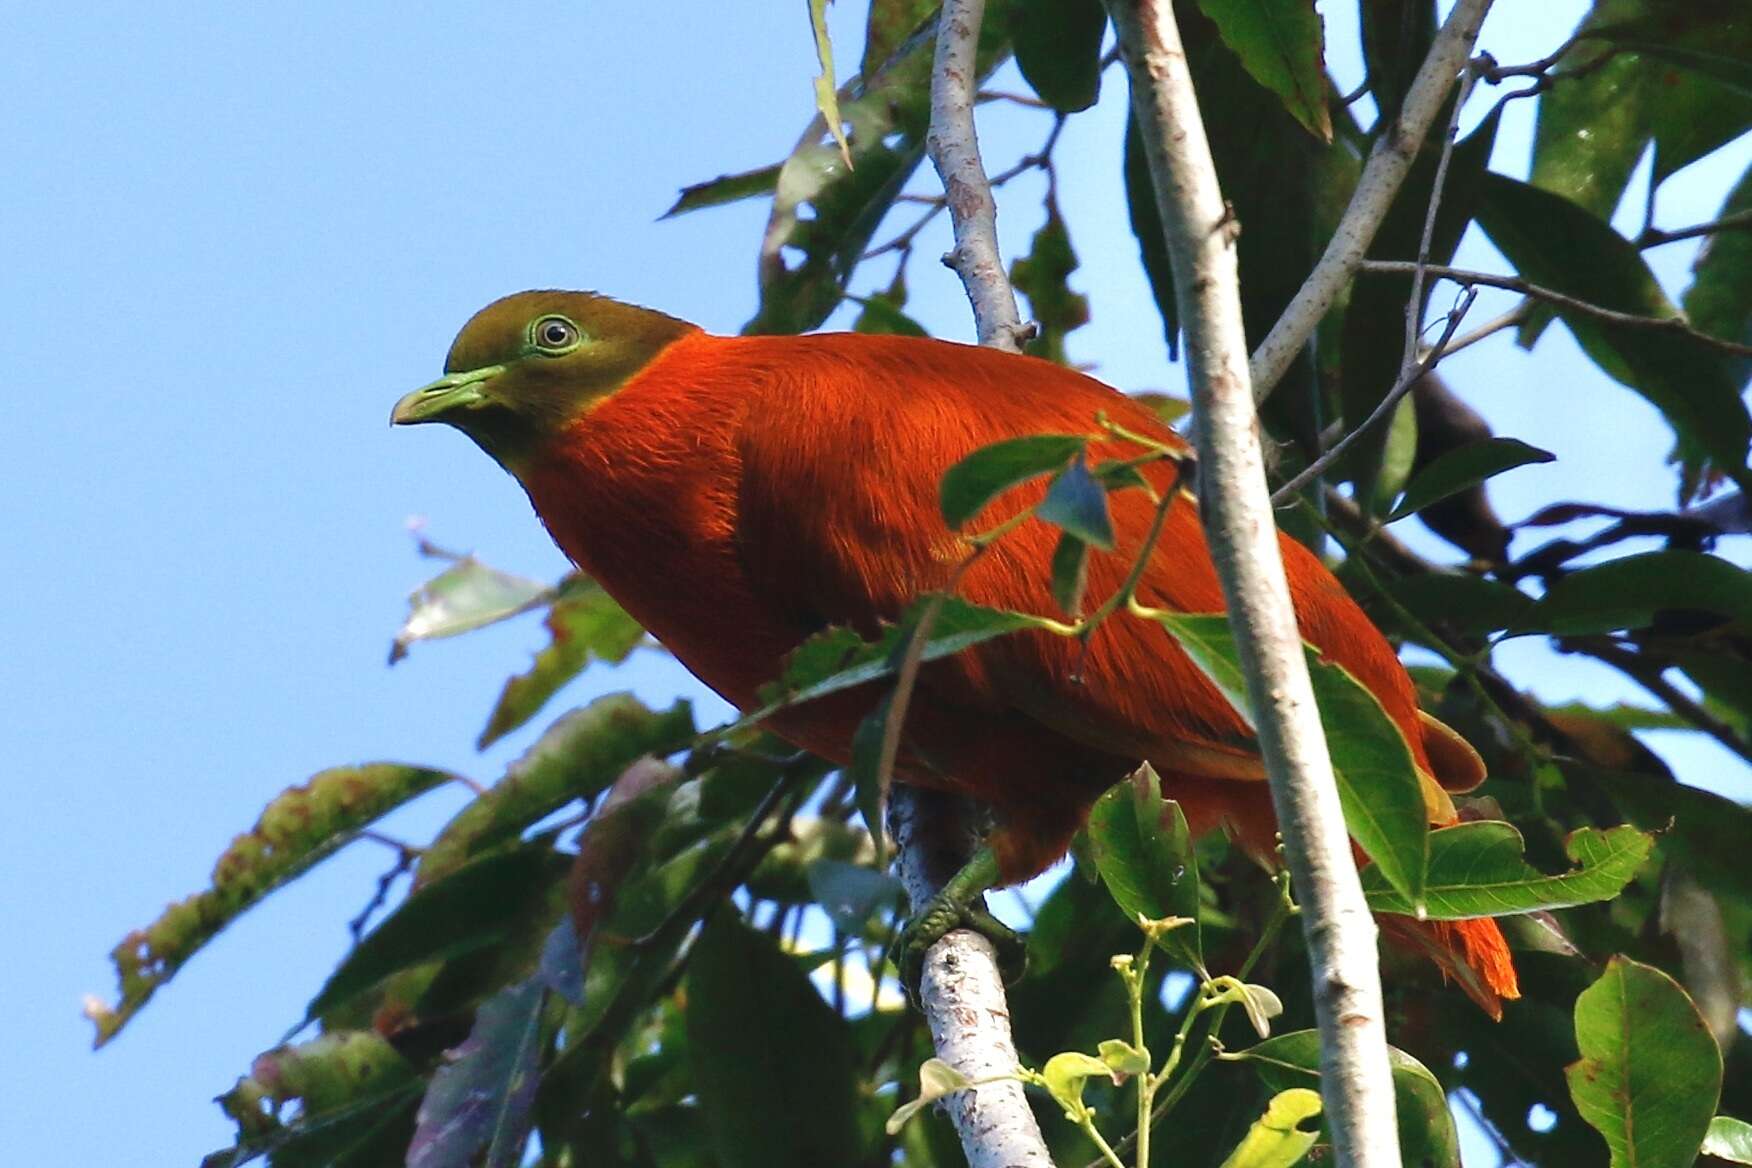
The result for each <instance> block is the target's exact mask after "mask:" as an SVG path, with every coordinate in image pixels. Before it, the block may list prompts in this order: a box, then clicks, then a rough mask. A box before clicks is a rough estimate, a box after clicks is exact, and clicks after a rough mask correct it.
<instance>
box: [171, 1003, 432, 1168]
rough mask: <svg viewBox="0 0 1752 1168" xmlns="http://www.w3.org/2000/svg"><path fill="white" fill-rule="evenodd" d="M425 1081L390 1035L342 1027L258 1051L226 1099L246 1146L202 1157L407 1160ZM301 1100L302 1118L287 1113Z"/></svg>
mask: <svg viewBox="0 0 1752 1168" xmlns="http://www.w3.org/2000/svg"><path fill="white" fill-rule="evenodd" d="M424 1086H425V1084H424V1083H423V1082H422V1081H421V1080H420V1079H418V1078H417V1077H416V1076H415V1074H414V1070H413V1068H412V1067H411V1066H409V1065H408V1063H407V1062H406V1060H404V1059H403V1058H402V1057H401V1055H399V1054H397V1053H396V1051H395V1050H394V1048H392V1047H391V1046H390V1045H389V1043H388V1042H387V1041H385V1040H384V1039H383V1037H382V1036H380V1035H378V1034H375V1033H373V1032H371V1031H368V1030H338V1031H334V1032H331V1033H328V1034H324V1035H322V1036H320V1037H318V1038H315V1039H313V1040H311V1041H310V1042H305V1043H300V1044H298V1045H296V1046H281V1047H276V1048H275V1049H273V1050H270V1051H268V1052H266V1053H265V1054H261V1055H258V1056H257V1057H256V1060H255V1062H254V1065H253V1066H252V1067H251V1069H250V1073H249V1074H248V1075H246V1076H245V1077H243V1078H241V1079H239V1080H238V1082H237V1085H236V1086H235V1087H233V1088H232V1089H231V1090H230V1091H227V1092H225V1093H224V1094H223V1095H221V1096H219V1098H218V1103H219V1106H220V1108H221V1109H222V1110H223V1111H224V1112H225V1114H226V1115H227V1116H228V1117H229V1118H231V1119H232V1120H233V1121H235V1122H236V1124H237V1129H238V1143H237V1146H236V1147H235V1148H233V1149H230V1150H228V1151H226V1152H216V1153H214V1154H213V1155H211V1156H208V1157H207V1158H206V1159H204V1160H203V1161H202V1165H203V1168H230V1166H231V1165H235V1164H243V1163H247V1162H249V1161H250V1160H253V1159H255V1158H256V1157H258V1156H261V1155H264V1154H266V1155H269V1156H271V1157H272V1163H273V1164H274V1165H276V1166H277V1168H278V1166H284V1168H304V1166H306V1165H334V1166H336V1168H368V1166H369V1165H373V1164H381V1163H383V1162H385V1159H386V1158H389V1157H394V1158H396V1159H399V1158H400V1154H401V1150H402V1149H403V1148H405V1147H406V1146H407V1141H408V1138H409V1136H410V1135H411V1134H412V1131H413V1113H414V1107H415V1105H416V1104H417V1103H418V1101H419V1097H420V1093H421V1091H422V1090H423V1088H424ZM288 1105H296V1109H297V1111H296V1115H295V1116H294V1117H293V1118H291V1119H289V1120H285V1121H282V1119H281V1115H282V1113H285V1112H287V1111H288V1110H289V1107H288Z"/></svg>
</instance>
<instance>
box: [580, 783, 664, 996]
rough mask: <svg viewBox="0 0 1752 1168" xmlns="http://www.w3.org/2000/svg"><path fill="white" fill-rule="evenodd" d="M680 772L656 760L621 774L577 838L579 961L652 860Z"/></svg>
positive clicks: (581, 960)
mask: <svg viewBox="0 0 1752 1168" xmlns="http://www.w3.org/2000/svg"><path fill="white" fill-rule="evenodd" d="M680 778H681V772H680V771H678V770H676V769H675V768H674V767H671V766H667V765H665V764H663V763H658V762H655V761H654V760H651V759H646V760H643V761H642V762H640V763H634V764H633V765H632V766H630V767H628V768H627V769H626V770H624V771H622V772H621V775H620V777H619V778H617V779H616V780H615V781H614V786H613V787H611V788H609V792H608V794H607V795H605V796H603V799H602V802H601V804H600V805H598V806H597V808H596V810H595V811H594V812H593V813H592V814H591V816H590V821H589V822H588V823H586V824H585V825H584V830H583V831H582V832H581V833H580V834H579V836H578V855H577V858H576V859H575V860H573V862H572V874H571V877H570V880H569V884H570V897H569V899H570V901H571V910H572V911H571V920H572V925H573V929H574V934H575V937H574V939H575V943H576V948H577V950H578V952H579V954H580V962H581V963H582V964H588V960H587V959H586V958H585V957H584V955H585V954H588V953H590V952H591V951H592V950H593V946H594V945H595V942H596V934H597V930H598V929H600V928H601V927H602V924H603V922H604V921H607V920H609V919H611V918H612V917H613V915H614V910H615V905H616V903H617V902H618V900H619V898H620V894H621V890H622V888H623V887H625V885H626V883H627V880H628V879H629V878H630V877H631V876H632V875H633V873H634V872H635V871H636V870H637V869H638V867H639V864H640V862H641V861H643V860H645V859H646V858H647V851H648V845H649V843H650V840H651V837H652V836H653V835H654V834H655V833H656V831H657V829H658V828H659V827H660V826H661V825H662V823H663V814H664V812H665V811H666V810H667V809H668V806H669V797H670V794H671V792H672V790H673V789H674V786H675V784H676V782H677V781H678V780H679V779H680Z"/></svg>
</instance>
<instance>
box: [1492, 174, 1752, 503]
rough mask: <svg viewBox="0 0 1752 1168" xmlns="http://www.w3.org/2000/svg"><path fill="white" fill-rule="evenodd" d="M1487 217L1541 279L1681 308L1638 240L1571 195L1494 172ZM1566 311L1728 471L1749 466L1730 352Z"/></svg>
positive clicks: (1612, 298) (1576, 330) (1585, 341)
mask: <svg viewBox="0 0 1752 1168" xmlns="http://www.w3.org/2000/svg"><path fill="white" fill-rule="evenodd" d="M1479 223H1480V225H1481V226H1482V227H1483V228H1484V230H1485V232H1486V233H1487V234H1488V235H1489V236H1490V238H1491V242H1493V243H1495V244H1496V245H1497V247H1498V248H1499V249H1500V250H1501V251H1502V253H1503V254H1504V255H1506V256H1508V258H1509V260H1510V262H1511V263H1513V264H1514V265H1515V267H1516V269H1517V270H1519V271H1520V273H1521V275H1522V276H1524V277H1526V278H1527V279H1528V280H1530V281H1532V282H1533V283H1535V284H1540V285H1543V286H1545V287H1548V288H1552V289H1555V290H1557V291H1559V292H1565V293H1568V294H1570V295H1572V296H1575V297H1578V298H1579V299H1582V300H1586V301H1588V302H1590V303H1593V304H1597V305H1599V306H1601V307H1603V308H1609V309H1613V310H1615V311H1618V312H1626V313H1632V314H1635V315H1639V316H1654V317H1668V316H1673V315H1675V310H1674V308H1673V306H1672V304H1671V303H1669V302H1668V300H1667V297H1666V295H1665V294H1664V293H1663V292H1662V291H1661V289H1660V286H1659V284H1657V283H1656V282H1655V278H1654V276H1653V275H1652V274H1651V273H1650V272H1649V268H1648V265H1647V264H1646V263H1644V262H1643V258H1642V256H1641V255H1640V254H1639V253H1638V252H1637V250H1636V248H1635V247H1633V246H1632V245H1631V244H1630V243H1629V242H1628V241H1626V240H1625V239H1624V238H1623V237H1622V236H1620V235H1619V234H1618V233H1617V232H1615V231H1613V230H1612V228H1611V227H1609V226H1607V225H1606V224H1605V223H1604V222H1602V221H1601V220H1599V219H1596V218H1595V217H1594V216H1592V215H1590V214H1588V213H1587V212H1586V211H1584V210H1583V209H1582V208H1581V207H1579V206H1577V205H1576V204H1575V203H1572V202H1570V201H1569V200H1567V199H1564V198H1561V197H1559V196H1557V195H1553V194H1550V193H1549V192H1547V191H1543V190H1540V189H1538V188H1537V187H1532V186H1528V185H1526V184H1525V183H1518V182H1516V181H1514V180H1513V179H1509V178H1504V177H1502V176H1501V175H1496V174H1492V175H1487V176H1486V177H1485V193H1484V198H1483V201H1482V202H1481V204H1480V206H1479ZM1558 316H1559V317H1561V318H1562V320H1563V322H1564V324H1565V325H1567V326H1568V327H1569V330H1570V332H1571V333H1573V334H1574V335H1575V338H1576V341H1577V343H1578V344H1580V345H1581V347H1582V349H1583V350H1584V351H1586V352H1587V354H1588V356H1589V357H1591V358H1592V359H1593V360H1594V362H1595V363H1596V364H1597V365H1599V366H1600V368H1601V369H1602V370H1604V371H1605V372H1606V373H1607V375H1609V376H1611V377H1612V378H1614V379H1615V380H1617V381H1619V382H1621V383H1623V384H1624V385H1627V386H1629V387H1630V388H1631V389H1634V390H1636V391H1637V392H1638V393H1640V394H1642V395H1643V396H1644V397H1646V398H1648V399H1649V401H1650V402H1652V403H1653V404H1654V406H1655V407H1656V408H1657V409H1659V410H1660V411H1661V412H1662V414H1663V415H1664V416H1665V418H1666V420H1667V422H1668V424H1669V425H1671V426H1672V427H1673V429H1674V430H1675V431H1676V432H1677V433H1678V434H1679V435H1680V437H1681V438H1683V439H1684V440H1686V441H1687V442H1690V443H1691V444H1692V445H1693V446H1694V447H1695V448H1696V449H1698V450H1701V451H1705V452H1707V453H1708V455H1709V457H1710V459H1711V460H1712V461H1713V462H1714V463H1715V464H1716V465H1717V466H1718V467H1719V468H1720V469H1721V470H1723V471H1725V472H1727V473H1728V474H1731V475H1743V474H1744V467H1745V461H1746V448H1747V444H1748V441H1749V440H1752V418H1749V417H1748V415H1747V412H1746V404H1745V403H1744V402H1743V401H1741V400H1740V395H1739V387H1738V385H1737V384H1736V383H1735V381H1734V379H1733V377H1732V374H1731V372H1730V371H1729V369H1728V367H1727V365H1726V363H1725V360H1724V358H1723V357H1722V356H1721V354H1719V353H1715V352H1713V351H1710V350H1707V349H1704V348H1702V347H1701V346H1699V345H1698V344H1697V343H1696V342H1694V341H1691V340H1688V339H1687V338H1685V337H1682V336H1678V335H1675V334H1672V333H1664V332H1655V331H1651V330H1648V329H1629V328H1624V327H1622V326H1617V325H1609V324H1605V323H1603V322H1602V321H1600V320H1599V319H1598V318H1597V317H1592V316H1588V315H1586V314H1583V313H1578V312H1574V311H1572V310H1565V309H1560V310H1559V311H1558Z"/></svg>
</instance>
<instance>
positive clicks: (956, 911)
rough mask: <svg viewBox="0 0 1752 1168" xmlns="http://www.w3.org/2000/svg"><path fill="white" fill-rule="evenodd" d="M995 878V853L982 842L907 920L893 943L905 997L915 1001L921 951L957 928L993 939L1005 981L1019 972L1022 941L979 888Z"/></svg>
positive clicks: (922, 962)
mask: <svg viewBox="0 0 1752 1168" xmlns="http://www.w3.org/2000/svg"><path fill="white" fill-rule="evenodd" d="M997 882H998V858H997V854H996V853H994V852H993V851H992V849H991V848H990V847H989V846H981V847H980V849H979V850H978V851H976V852H975V853H974V854H973V858H972V859H970V860H968V862H967V863H966V865H964V866H963V867H962V869H961V870H960V871H959V872H957V873H955V875H953V876H951V877H950V878H949V879H948V880H947V881H945V882H944V884H943V887H942V889H941V890H939V891H938V893H937V894H936V895H935V896H933V897H931V899H930V900H928V901H926V902H925V904H924V906H923V907H922V908H920V909H919V911H918V912H916V913H914V914H913V916H912V919H911V920H909V921H907V923H906V928H904V929H902V930H901V933H900V938H899V940H898V941H896V942H895V947H894V948H895V964H896V965H898V966H899V967H900V979H901V984H902V985H904V986H905V987H906V992H907V996H908V997H910V998H911V999H912V1000H913V1001H914V1002H915V1003H916V1002H917V1001H918V1000H919V981H920V979H921V978H922V977H923V976H924V971H925V954H926V953H927V952H928V951H929V950H930V948H931V946H932V945H935V944H936V943H937V942H938V941H941V940H942V939H943V938H944V937H946V936H948V935H949V934H950V933H952V932H954V931H955V930H956V929H970V930H972V931H973V932H975V933H978V934H979V935H980V936H982V937H984V938H985V939H986V940H988V941H990V942H991V943H992V947H993V948H994V949H996V950H997V951H998V972H999V973H1001V974H1002V975H1003V977H1004V980H1005V981H1006V982H1014V981H1016V980H1017V979H1018V978H1020V977H1021V976H1022V971H1023V969H1024V968H1025V967H1026V966H1027V964H1028V947H1027V943H1026V942H1025V941H1024V940H1023V939H1022V937H1021V936H1020V935H1018V934H1017V933H1016V931H1015V930H1014V929H1012V928H1010V927H1009V926H1008V925H1006V924H1004V922H1002V921H1000V920H999V919H998V918H997V917H995V916H993V915H992V913H991V910H990V909H988V908H987V907H986V902H985V895H984V893H985V891H986V890H987V889H988V888H990V887H992V885H994V884H996V883H997Z"/></svg>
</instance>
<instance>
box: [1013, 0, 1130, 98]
mask: <svg viewBox="0 0 1752 1168" xmlns="http://www.w3.org/2000/svg"><path fill="white" fill-rule="evenodd" d="M1106 32H1107V10H1106V9H1104V8H1102V7H1101V0H1020V2H1019V3H1018V4H1017V5H1016V6H1015V9H1014V10H1013V11H1012V13H1011V16H1010V39H1011V42H1012V43H1013V44H1014V45H1015V46H1016V64H1017V65H1018V66H1019V67H1020V68H1021V70H1022V76H1023V78H1024V79H1025V80H1026V81H1027V82H1028V84H1029V86H1031V87H1032V88H1033V90H1034V92H1035V93H1037V94H1039V95H1040V100H1041V101H1044V102H1045V103H1046V104H1047V105H1049V106H1051V107H1052V108H1053V109H1055V110H1058V111H1059V112H1060V113H1066V114H1074V113H1077V112H1078V111H1080V110H1086V109H1088V108H1089V107H1090V106H1092V105H1094V104H1095V99H1096V98H1097V97H1098V96H1099V95H1100V93H1101V38H1102V36H1103V35H1104V34H1105V33H1106Z"/></svg>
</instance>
